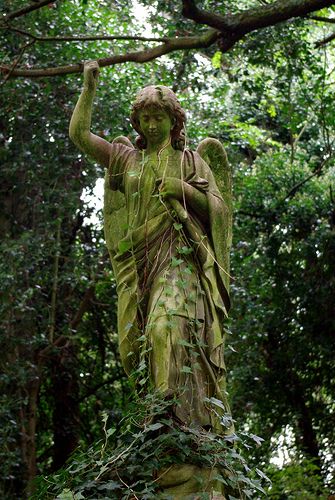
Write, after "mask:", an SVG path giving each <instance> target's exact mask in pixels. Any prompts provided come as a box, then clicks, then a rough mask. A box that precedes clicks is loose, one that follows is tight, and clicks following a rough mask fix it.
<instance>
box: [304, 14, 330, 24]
mask: <svg viewBox="0 0 335 500" xmlns="http://www.w3.org/2000/svg"><path fill="white" fill-rule="evenodd" d="M308 19H312V20H313V21H320V22H322V23H331V24H335V17H333V18H330V17H322V16H309V17H308Z"/></svg>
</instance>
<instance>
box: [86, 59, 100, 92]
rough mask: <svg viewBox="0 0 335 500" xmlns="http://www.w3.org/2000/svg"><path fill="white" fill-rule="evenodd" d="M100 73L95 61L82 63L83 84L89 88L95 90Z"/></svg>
mask: <svg viewBox="0 0 335 500" xmlns="http://www.w3.org/2000/svg"><path fill="white" fill-rule="evenodd" d="M99 73H100V68H99V64H98V62H97V61H88V62H85V64H84V86H85V87H86V88H88V89H90V90H95V89H96V86H97V83H98V77H99Z"/></svg>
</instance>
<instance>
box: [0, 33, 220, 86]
mask: <svg viewBox="0 0 335 500" xmlns="http://www.w3.org/2000/svg"><path fill="white" fill-rule="evenodd" d="M218 36H219V33H218V32H217V31H215V30H208V31H206V33H205V34H203V35H199V36H193V37H180V38H169V39H167V41H166V42H165V43H163V44H162V45H158V46H157V47H153V48H150V49H145V50H140V51H138V52H129V53H126V54H117V55H113V56H110V57H106V58H102V59H98V63H99V66H100V67H105V66H113V65H115V64H120V63H125V62H137V63H145V62H148V61H152V60H153V59H156V58H157V57H160V56H162V55H164V54H168V53H170V52H173V51H175V50H191V49H200V48H206V47H209V46H210V45H212V44H213V43H214V42H215V41H216V40H217V39H218ZM82 70H83V63H82V62H80V63H78V64H70V65H67V66H58V67H56V68H45V69H43V68H41V69H15V70H14V71H12V74H11V76H27V77H30V78H38V77H44V76H57V75H66V74H70V73H80V72H82ZM0 71H1V72H2V73H8V72H9V71H10V66H7V65H3V64H2V65H0Z"/></svg>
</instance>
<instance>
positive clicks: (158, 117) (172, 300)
mask: <svg viewBox="0 0 335 500" xmlns="http://www.w3.org/2000/svg"><path fill="white" fill-rule="evenodd" d="M98 73H99V66H98V63H97V62H95V61H93V62H89V63H85V66H84V88H83V91H82V93H81V96H80V98H79V100H78V102H77V105H76V107H75V110H74V112H73V115H72V119H71V123H70V137H71V139H72V141H73V142H74V143H75V144H76V145H77V146H78V148H79V149H80V150H81V151H83V152H84V153H86V154H87V155H89V156H90V157H91V158H93V159H94V160H95V161H97V162H98V163H100V164H101V165H103V166H104V167H106V169H107V173H106V180H105V207H104V216H105V236H106V242H107V246H108V250H109V253H110V257H111V261H112V266H113V271H114V274H115V278H116V282H117V294H118V335H119V347H120V355H121V360H122V363H123V366H124V369H125V371H126V373H127V374H128V375H130V374H131V373H132V372H133V371H134V370H136V369H138V368H139V366H142V367H145V371H146V373H147V378H148V384H149V387H151V388H152V389H153V390H157V391H158V392H159V393H161V394H162V396H163V397H164V398H172V397H173V398H176V399H178V401H179V404H178V405H176V406H175V410H174V412H175V418H176V419H177V420H179V421H181V422H182V423H183V424H185V425H188V426H200V427H201V428H204V429H206V430H210V429H214V430H215V428H216V425H217V418H216V416H215V412H214V413H213V411H212V408H211V406H210V405H209V404H208V400H210V398H216V399H219V400H221V401H222V402H223V405H224V408H225V411H226V412H227V413H229V406H228V402H227V397H226V391H225V363H224V326H223V325H224V321H225V319H226V317H227V314H228V311H229V307H230V301H229V249H230V245H231V224H232V217H231V212H232V210H231V174H230V169H229V166H228V162H227V157H226V153H225V150H224V148H223V146H222V145H221V143H220V142H219V141H218V140H216V139H211V138H207V139H205V140H203V141H202V142H201V143H200V144H199V146H198V148H197V150H196V151H195V152H194V151H190V150H189V149H187V148H186V144H185V121H186V116H185V112H184V110H183V109H182V107H181V105H180V103H179V101H178V100H177V98H176V96H175V94H174V93H173V92H172V91H171V90H170V89H169V88H167V87H164V86H162V85H150V86H148V87H145V88H144V89H142V90H141V91H140V92H139V93H138V95H137V97H136V99H135V102H134V104H133V107H132V111H131V117H130V120H131V124H132V126H133V128H134V129H135V131H136V132H137V133H138V137H137V139H136V145H135V146H133V144H132V143H131V142H130V140H129V139H128V138H126V137H123V136H122V137H117V138H116V139H114V141H113V142H112V143H109V142H107V141H106V140H104V139H102V138H101V137H98V136H96V135H94V134H93V133H92V132H91V131H90V127H91V113H92V104H93V98H94V95H95V91H96V86H97V78H98ZM213 173H214V174H215V175H216V177H217V182H216V180H215V178H214V175H213ZM217 183H218V184H217ZM218 185H219V187H220V189H219V187H218Z"/></svg>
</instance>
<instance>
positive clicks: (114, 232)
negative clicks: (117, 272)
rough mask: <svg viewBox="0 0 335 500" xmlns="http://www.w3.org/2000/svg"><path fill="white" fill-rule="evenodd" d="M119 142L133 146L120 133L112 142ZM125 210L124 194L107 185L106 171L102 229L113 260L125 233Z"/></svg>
mask: <svg viewBox="0 0 335 500" xmlns="http://www.w3.org/2000/svg"><path fill="white" fill-rule="evenodd" d="M116 142H118V143H121V144H124V145H125V146H128V147H130V148H134V146H133V144H132V143H131V142H130V140H129V139H128V138H127V137H125V136H123V135H120V136H119V137H116V138H115V139H114V140H113V143H116ZM126 224H127V211H126V200H125V197H124V194H123V193H121V192H120V191H112V190H111V189H110V188H109V185H108V171H106V174H105V185H104V231H105V240H106V245H107V248H108V252H109V255H110V258H111V260H112V262H113V257H114V256H115V254H116V252H117V248H118V243H119V241H120V240H121V239H122V238H123V237H124V236H125V235H126V230H127V229H126Z"/></svg>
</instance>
